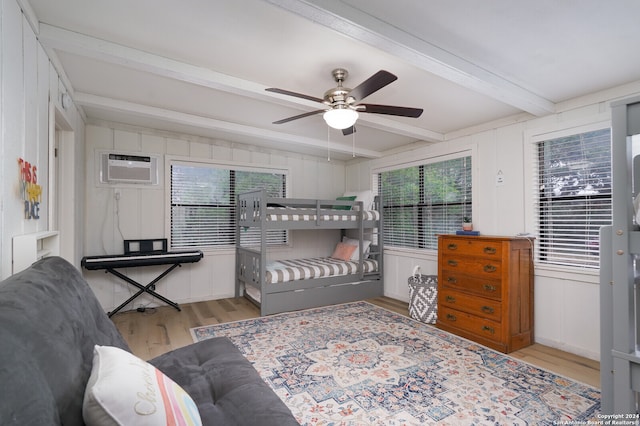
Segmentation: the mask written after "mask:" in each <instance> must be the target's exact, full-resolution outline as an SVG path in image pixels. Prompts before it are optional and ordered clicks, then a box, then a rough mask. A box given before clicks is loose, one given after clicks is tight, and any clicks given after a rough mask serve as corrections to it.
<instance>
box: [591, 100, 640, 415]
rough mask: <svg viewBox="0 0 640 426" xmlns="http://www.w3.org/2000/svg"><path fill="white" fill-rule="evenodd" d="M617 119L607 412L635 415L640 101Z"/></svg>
mask: <svg viewBox="0 0 640 426" xmlns="http://www.w3.org/2000/svg"><path fill="white" fill-rule="evenodd" d="M611 114H612V126H611V139H612V141H611V143H612V145H611V168H612V225H611V226H605V227H603V228H602V229H601V231H600V259H601V262H600V349H601V350H600V377H601V380H600V382H601V383H600V387H601V410H602V413H603V414H635V413H637V412H638V404H637V399H638V392H639V391H640V351H639V350H638V342H640V338H639V333H640V312H639V311H640V304H639V303H638V300H637V299H636V298H637V297H638V296H637V294H636V275H637V273H636V266H635V264H636V258H638V259H640V231H637V230H635V228H634V222H633V217H634V213H633V212H634V210H633V203H632V200H633V196H634V195H636V194H637V193H638V192H640V183H638V182H640V176H635V177H634V176H633V167H634V164H633V162H632V147H631V136H633V135H637V134H640V96H637V97H634V98H629V99H625V100H621V101H617V102H613V103H612V104H611ZM637 170H640V169H637ZM638 174H639V175H640V173H638ZM638 263H640V261H639V262H638Z"/></svg>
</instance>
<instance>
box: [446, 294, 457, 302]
mask: <svg viewBox="0 0 640 426" xmlns="http://www.w3.org/2000/svg"><path fill="white" fill-rule="evenodd" d="M445 299H446V300H447V302H449V303H456V298H455V297H453V296H447V297H446V298H445Z"/></svg>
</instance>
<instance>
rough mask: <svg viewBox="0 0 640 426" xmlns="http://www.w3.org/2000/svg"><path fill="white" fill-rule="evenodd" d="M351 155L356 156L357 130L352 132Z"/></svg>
mask: <svg viewBox="0 0 640 426" xmlns="http://www.w3.org/2000/svg"><path fill="white" fill-rule="evenodd" d="M351 136H352V138H351V155H352V156H353V158H356V132H353V133H351Z"/></svg>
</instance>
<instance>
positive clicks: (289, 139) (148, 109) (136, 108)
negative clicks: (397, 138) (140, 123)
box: [74, 92, 381, 158]
mask: <svg viewBox="0 0 640 426" xmlns="http://www.w3.org/2000/svg"><path fill="white" fill-rule="evenodd" d="M74 101H75V103H76V104H77V105H81V106H84V107H91V108H99V109H105V110H108V111H114V112H118V113H121V114H127V115H131V116H137V117H144V118H149V119H157V120H162V121H163V122H168V123H175V124H180V125H185V126H191V127H195V128H200V129H204V130H210V131H220V132H227V133H232V134H236V135H243V136H249V137H251V138H255V139H257V140H268V141H275V142H279V143H284V144H290V145H292V146H298V147H299V146H300V145H303V146H306V147H309V148H314V149H318V150H321V151H326V150H327V149H329V150H330V151H331V152H334V153H341V154H349V155H353V154H355V156H356V157H364V158H379V157H380V156H381V154H380V153H379V152H377V151H372V150H370V149H364V148H359V147H357V146H356V147H353V146H347V145H342V144H337V143H335V142H327V141H326V140H319V139H314V138H308V137H304V136H298V135H292V134H289V133H282V132H275V131H273V130H267V129H260V128H257V127H252V126H246V125H243V124H237V123H230V122H227V121H222V120H216V119H213V118H208V117H201V116H198V115H193V114H186V113H183V112H178V111H171V110H167V109H163V108H157V107H152V106H148V105H140V104H136V103H132V102H127V101H121V100H118V99H112V98H107V97H103V96H97V95H92V94H89V93H83V92H75V98H74Z"/></svg>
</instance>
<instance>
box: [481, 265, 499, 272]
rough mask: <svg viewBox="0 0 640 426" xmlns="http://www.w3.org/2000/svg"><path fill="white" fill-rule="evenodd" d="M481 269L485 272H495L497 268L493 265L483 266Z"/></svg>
mask: <svg viewBox="0 0 640 426" xmlns="http://www.w3.org/2000/svg"><path fill="white" fill-rule="evenodd" d="M482 269H484V271H485V272H495V271H496V270H497V269H498V268H496V267H495V266H493V265H484V268H482Z"/></svg>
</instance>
